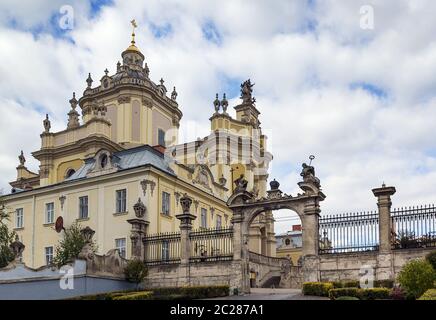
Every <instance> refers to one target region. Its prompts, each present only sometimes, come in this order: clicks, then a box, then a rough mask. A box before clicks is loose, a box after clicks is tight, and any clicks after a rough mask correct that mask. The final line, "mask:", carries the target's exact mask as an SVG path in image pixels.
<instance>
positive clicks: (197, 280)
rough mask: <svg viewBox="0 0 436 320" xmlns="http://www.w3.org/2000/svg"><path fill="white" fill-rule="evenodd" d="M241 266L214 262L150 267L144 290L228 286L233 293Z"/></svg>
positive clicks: (230, 262) (234, 263) (238, 281)
mask: <svg viewBox="0 0 436 320" xmlns="http://www.w3.org/2000/svg"><path fill="white" fill-rule="evenodd" d="M241 270H242V269H241V264H240V263H237V262H233V261H216V262H202V263H190V264H186V265H183V264H170V265H159V266H150V267H149V269H148V276H147V278H146V279H145V281H144V286H145V287H146V288H157V287H159V288H163V287H181V286H212V285H228V286H230V288H231V292H233V289H234V288H239V287H240V278H241Z"/></svg>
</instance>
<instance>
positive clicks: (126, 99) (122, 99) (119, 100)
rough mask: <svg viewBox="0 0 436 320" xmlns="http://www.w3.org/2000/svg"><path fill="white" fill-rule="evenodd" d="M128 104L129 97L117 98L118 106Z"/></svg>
mask: <svg viewBox="0 0 436 320" xmlns="http://www.w3.org/2000/svg"><path fill="white" fill-rule="evenodd" d="M129 102H130V97H129V96H120V97H118V103H119V104H123V103H129Z"/></svg>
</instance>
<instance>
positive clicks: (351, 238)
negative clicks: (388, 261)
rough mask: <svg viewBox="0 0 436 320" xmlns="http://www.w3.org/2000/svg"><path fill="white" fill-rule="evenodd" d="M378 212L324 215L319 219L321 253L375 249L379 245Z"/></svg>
mask: <svg viewBox="0 0 436 320" xmlns="http://www.w3.org/2000/svg"><path fill="white" fill-rule="evenodd" d="M378 224H379V218H378V213H377V212H372V211H371V212H360V213H346V214H339V215H327V216H323V217H321V218H320V220H319V231H320V244H319V253H320V254H326V253H348V252H364V251H375V250H378V247H379V230H378Z"/></svg>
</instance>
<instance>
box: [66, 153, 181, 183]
mask: <svg viewBox="0 0 436 320" xmlns="http://www.w3.org/2000/svg"><path fill="white" fill-rule="evenodd" d="M112 161H113V162H114V163H116V164H117V165H118V168H119V169H118V171H122V170H128V169H133V168H137V167H141V166H145V165H152V166H153V167H155V168H157V169H159V170H161V171H163V172H166V173H168V174H170V175H173V176H175V173H174V171H173V170H172V169H171V168H170V166H169V161H167V160H166V159H165V157H164V155H163V154H161V153H160V152H159V151H157V150H155V149H153V148H152V147H150V146H148V145H144V146H140V147H136V148H132V149H127V150H123V151H119V152H115V153H113V155H112ZM94 164H95V159H94V158H89V159H86V160H85V164H84V165H83V166H82V167H80V168H79V169H78V170H77V171H76V172H75V173H74V174H73V175H72V176H71V177H69V178H68V179H66V180H65V181H73V180H77V179H84V178H86V175H87V174H88V172H89V171H91V170H92V168H93V167H94Z"/></svg>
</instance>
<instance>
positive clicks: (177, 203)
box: [174, 192, 182, 206]
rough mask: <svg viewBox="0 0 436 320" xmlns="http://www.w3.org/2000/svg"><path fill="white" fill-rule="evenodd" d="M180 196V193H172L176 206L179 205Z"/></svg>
mask: <svg viewBox="0 0 436 320" xmlns="http://www.w3.org/2000/svg"><path fill="white" fill-rule="evenodd" d="M181 195H182V194H181V193H180V192H174V197H175V198H176V205H177V206H178V205H179V199H180V196H181Z"/></svg>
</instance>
